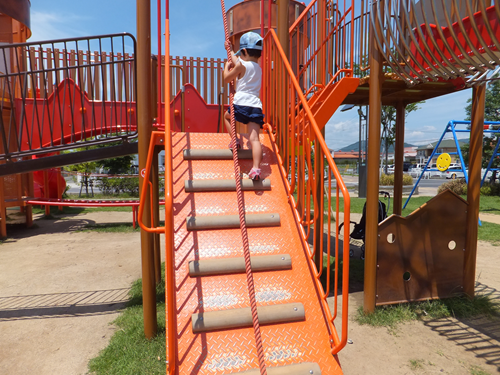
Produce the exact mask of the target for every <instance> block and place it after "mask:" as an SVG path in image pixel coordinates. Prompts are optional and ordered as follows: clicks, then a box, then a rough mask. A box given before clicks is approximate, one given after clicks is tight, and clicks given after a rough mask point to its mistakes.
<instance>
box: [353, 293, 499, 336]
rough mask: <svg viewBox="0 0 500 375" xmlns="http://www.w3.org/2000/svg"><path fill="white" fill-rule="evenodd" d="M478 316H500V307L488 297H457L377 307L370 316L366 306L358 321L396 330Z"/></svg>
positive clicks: (360, 312) (357, 317)
mask: <svg viewBox="0 0 500 375" xmlns="http://www.w3.org/2000/svg"><path fill="white" fill-rule="evenodd" d="M475 316H487V317H490V318H493V317H500V308H499V306H498V304H495V303H494V302H492V300H491V299H490V298H489V297H488V296H482V295H478V296H476V297H474V298H473V299H472V300H471V299H469V298H467V297H454V298H447V299H441V300H427V301H423V302H412V303H400V304H395V305H386V306H378V307H377V308H375V311H374V312H373V313H371V314H366V313H365V312H364V311H363V307H360V308H359V309H358V313H357V315H356V321H357V322H358V323H359V324H368V325H371V326H374V327H387V328H388V329H389V330H390V331H393V330H395V329H396V328H397V326H398V325H399V324H402V323H405V322H409V321H413V320H427V319H440V318H446V317H456V318H464V319H465V318H472V317H475Z"/></svg>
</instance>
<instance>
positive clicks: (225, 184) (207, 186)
mask: <svg viewBox="0 0 500 375" xmlns="http://www.w3.org/2000/svg"><path fill="white" fill-rule="evenodd" d="M184 190H185V191H186V192H189V193H191V192H204V191H235V190H236V181H235V180H234V179H232V180H186V181H184ZM241 190H244V191H249V190H271V181H269V180H259V181H253V180H250V179H244V180H241Z"/></svg>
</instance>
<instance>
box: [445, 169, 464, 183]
mask: <svg viewBox="0 0 500 375" xmlns="http://www.w3.org/2000/svg"><path fill="white" fill-rule="evenodd" d="M445 174H446V178H451V179H452V180H455V179H457V178H465V174H464V172H463V170H462V167H450V168H448V169H447V170H446V172H445Z"/></svg>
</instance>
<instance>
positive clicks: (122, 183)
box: [95, 177, 165, 198]
mask: <svg viewBox="0 0 500 375" xmlns="http://www.w3.org/2000/svg"><path fill="white" fill-rule="evenodd" d="M95 185H96V187H97V188H98V189H99V190H101V193H102V194H104V195H120V194H126V195H128V196H129V197H136V198H137V197H139V194H140V191H139V177H126V178H125V177H124V178H107V177H101V178H99V179H97V180H96V182H95ZM158 185H159V189H160V196H162V195H163V192H164V189H165V180H163V179H162V178H160V180H159V182H158Z"/></svg>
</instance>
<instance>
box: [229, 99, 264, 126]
mask: <svg viewBox="0 0 500 375" xmlns="http://www.w3.org/2000/svg"><path fill="white" fill-rule="evenodd" d="M227 112H228V113H231V107H229V108H228V109H227ZM234 118H235V119H236V121H238V122H241V123H242V124H248V123H249V122H255V123H256V124H259V125H260V128H261V129H262V126H263V125H264V114H263V113H262V109H260V108H257V107H247V106H244V105H237V104H234Z"/></svg>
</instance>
